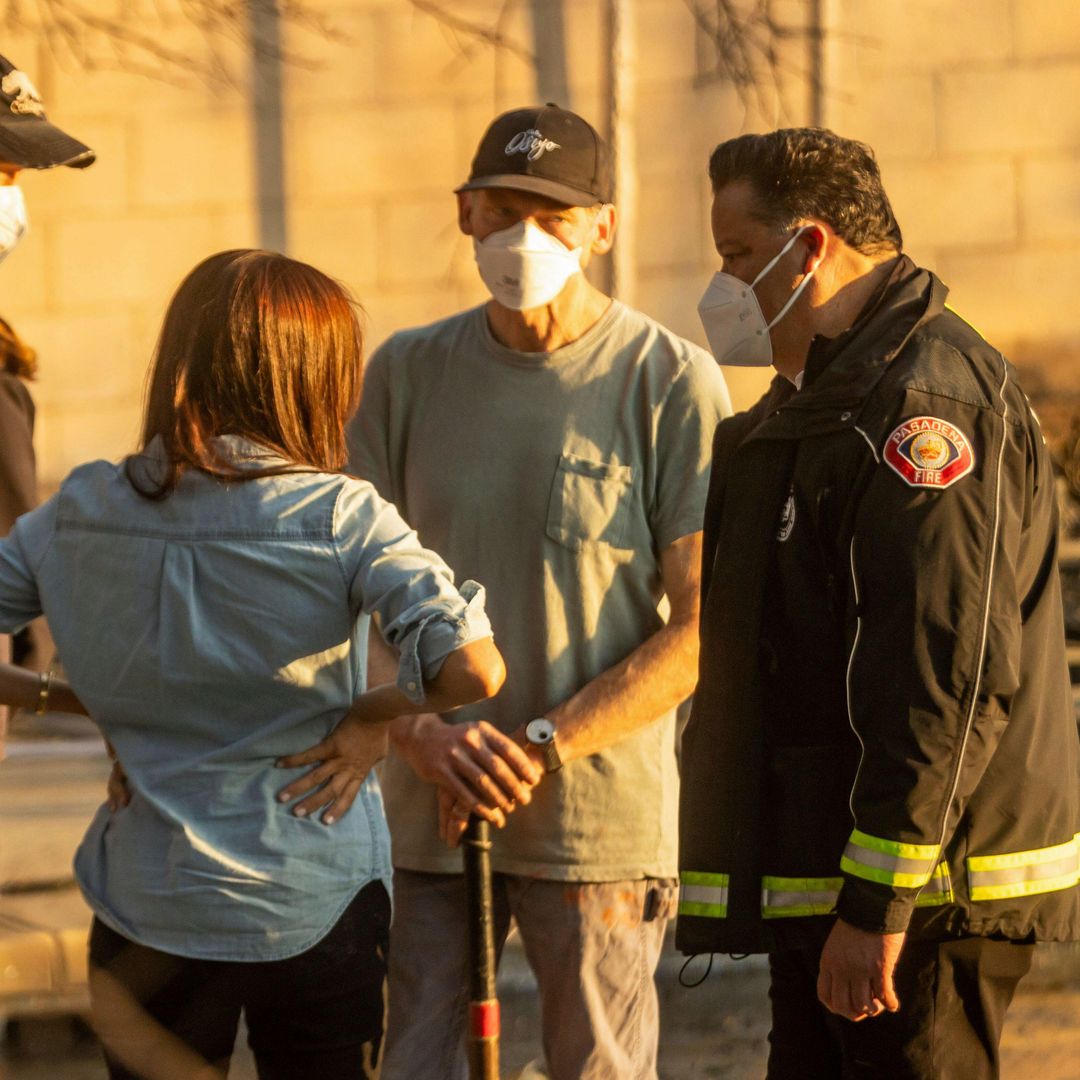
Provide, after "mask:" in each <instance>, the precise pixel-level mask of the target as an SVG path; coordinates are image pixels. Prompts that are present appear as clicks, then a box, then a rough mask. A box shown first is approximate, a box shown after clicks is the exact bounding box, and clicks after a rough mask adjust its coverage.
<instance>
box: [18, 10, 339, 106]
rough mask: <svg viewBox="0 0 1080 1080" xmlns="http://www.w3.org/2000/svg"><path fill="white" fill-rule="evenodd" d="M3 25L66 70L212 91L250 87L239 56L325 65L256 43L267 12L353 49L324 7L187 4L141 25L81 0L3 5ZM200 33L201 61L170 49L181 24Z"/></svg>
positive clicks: (143, 17) (147, 17) (144, 14)
mask: <svg viewBox="0 0 1080 1080" xmlns="http://www.w3.org/2000/svg"><path fill="white" fill-rule="evenodd" d="M0 3H2V7H0V20H2V24H3V26H4V27H5V28H6V29H7V30H9V31H22V32H25V33H28V34H33V35H35V36H37V37H40V38H43V39H44V40H45V42H46V43H47V45H48V46H49V49H50V51H52V52H53V54H54V55H56V56H57V57H58V58H59V59H60V60H61V61H62V62H63V61H64V60H69V61H72V62H74V63H75V64H77V65H79V66H80V67H83V68H85V69H87V70H89V71H97V70H115V71H127V72H134V73H137V74H141V75H146V76H148V77H150V78H154V79H159V80H162V81H165V82H170V83H174V84H177V85H187V84H190V83H191V82H192V81H193V80H195V81H201V82H204V83H207V84H209V85H211V86H230V87H237V86H241V85H243V84H244V82H245V81H246V79H247V76H248V72H247V68H246V65H245V67H244V68H243V70H237V68H236V65H237V60H236V57H235V50H230V49H229V45H230V44H233V43H242V44H244V46H245V50H244V51H245V52H248V51H250V50H252V49H253V50H254V51H255V52H256V53H259V52H262V53H263V54H264V55H273V56H274V57H275V58H276V59H278V60H280V61H281V62H283V63H288V64H291V65H294V66H299V67H304V68H315V67H318V63H317V62H316V61H314V60H312V59H310V58H309V57H307V56H305V55H304V54H303V53H302V52H300V51H295V50H292V49H283V48H280V47H278V46H276V45H270V44H268V43H267V42H263V41H258V40H255V41H252V36H251V25H252V21H253V20H252V17H251V16H252V13H253V11H257V10H258V8H260V7H265V8H267V9H268V10H276V12H277V13H278V16H279V18H280V20H281V22H282V23H283V24H285V25H287V26H290V27H293V28H296V29H298V30H301V31H303V32H305V33H309V34H312V35H314V36H316V37H318V38H321V39H323V40H329V41H334V42H341V43H348V42H349V40H350V39H349V38H348V36H347V35H345V34H344V33H342V32H341V31H340V30H338V29H337V28H336V27H335V26H334V25H333V23H332V22H331V21H330V20H328V19H327V18H326V16H325V15H324V14H323V13H322V12H321V11H320V10H319V9H318V7H317V6H316V5H317V0H280V2H275V0H179V3H178V4H175V5H174V4H164V3H160V2H158V3H156V4H155V5H154V7H153V8H150V9H149V13H148V11H147V8H146V7H140V12H139V16H140V17H139V18H138V19H135V18H133V17H131V16H130V15H128V14H127V13H125V12H121V13H120V14H117V15H102V14H100V13H99V12H98V11H95V10H93V9H92V8H91V7H89V6H87V5H85V4H83V3H81V2H80V0H30V2H29V3H28V2H27V0H0ZM178 15H179V17H180V19H182V20H183V21H185V22H187V23H189V24H190V25H191V26H193V27H194V28H195V29H196V30H198V31H199V32H200V34H201V37H202V39H203V43H204V47H203V49H201V50H200V51H199V52H198V53H197V54H196V53H193V52H191V51H190V50H188V49H184V48H180V47H177V46H175V45H170V44H169V40H170V34H172V36H173V39H174V40H175V31H176V29H177V26H178V23H177V16H178Z"/></svg>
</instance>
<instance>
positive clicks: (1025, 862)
mask: <svg viewBox="0 0 1080 1080" xmlns="http://www.w3.org/2000/svg"><path fill="white" fill-rule="evenodd" d="M1078 835H1080V834H1078ZM1076 845H1077V837H1076V836H1074V837H1073V838H1072V839H1071V840H1066V841H1065V843H1064V844H1055V845H1054V846H1053V847H1045V848H1035V849H1033V850H1032V851H1014V852H1011V853H1010V854H1008V855H973V856H972V857H971V858H969V859H968V861H967V864H968V869H969V870H1005V869H1007V868H1010V867H1014V866H1037V865H1038V864H1039V863H1047V862H1057V861H1058V859H1064V858H1067V857H1069V856H1070V855H1075V854H1076Z"/></svg>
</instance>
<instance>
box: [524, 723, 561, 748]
mask: <svg viewBox="0 0 1080 1080" xmlns="http://www.w3.org/2000/svg"><path fill="white" fill-rule="evenodd" d="M525 738H526V739H528V741H529V742H531V743H532V744H533V745H534V746H546V745H547V744H548V743H549V742H551V740H552V739H554V738H555V725H554V724H553V723H552V722H551V721H550V720H548V719H547V718H545V717H541V718H540V719H539V720H530V721H529V722H528V723H527V724H526V725H525Z"/></svg>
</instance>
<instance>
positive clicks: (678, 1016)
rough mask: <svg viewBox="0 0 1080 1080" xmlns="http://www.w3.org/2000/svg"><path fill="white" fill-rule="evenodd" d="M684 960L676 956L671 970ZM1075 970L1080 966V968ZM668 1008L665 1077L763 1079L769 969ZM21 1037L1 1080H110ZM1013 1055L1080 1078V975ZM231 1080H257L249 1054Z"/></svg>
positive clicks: (1013, 1043) (522, 1027)
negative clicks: (677, 961)
mask: <svg viewBox="0 0 1080 1080" xmlns="http://www.w3.org/2000/svg"><path fill="white" fill-rule="evenodd" d="M674 963H675V958H674V957H671V958H670V960H669V961H668V963H667V966H668V973H670V969H671V966H672V965H673V964H674ZM1071 966H1072V967H1073V968H1074V970H1075V969H1076V964H1075V963H1073V964H1072V965H1071ZM519 974H520V973H512V976H513V977H512V978H511V979H509V980H504V981H503V989H502V996H503V1000H504V1007H505V1012H506V1015H505V1017H504V1039H503V1056H502V1060H503V1075H504V1077H505V1080H514V1078H515V1077H517V1076H521V1080H533V1078H535V1080H539V1078H542V1077H543V1075H544V1074H543V1073H542V1072H539V1071H534V1070H529V1071H528V1072H526V1073H525V1074H524V1075H521V1073H520V1070H521V1069H522V1068H523V1066H525V1065H526V1064H527V1063H528V1062H530V1061H532V1060H534V1059H536V1058H538V1057H539V1056H540V1050H539V1044H538V1042H537V1039H536V1035H535V1031H536V1026H535V1025H536V1006H535V997H534V996H533V995H532V994H530V992H529V988H528V986H527V984H526V983H525V982H524V981H523V980H522V979H520V978H519ZM684 995H685V996H684ZM662 1004H663V1008H664V1020H665V1027H664V1035H663V1040H662V1050H661V1055H660V1076H661V1078H662V1080H759V1078H760V1077H761V1076H762V1075H763V1073H764V1062H765V1036H766V1032H767V1030H768V1023H767V1014H766V996H765V974H764V972H763V971H762V970H761V968H760V967H757V968H756V969H755V968H754V967H748V966H745V965H744V966H741V967H739V968H737V969H735V970H730V966H729V969H727V970H720V971H717V972H714V974H713V976H712V977H711V978H710V980H709V982H708V983H706V984H705V986H703V987H700V988H698V989H697V990H692V991H691V990H683V989H682V988H679V987H677V986H674V985H672V984H671V983H670V981H669V980H668V979H667V978H666V977H665V978H664V979H663V997H662ZM12 1035H13V1037H12V1038H11V1039H9V1040H8V1041H7V1042H6V1043H2V1042H0V1080H104V1077H105V1070H104V1068H103V1067H102V1066H101V1063H100V1059H99V1058H98V1056H97V1049H96V1047H95V1046H94V1044H93V1041H92V1039H91V1038H90V1037H89V1036H87V1035H83V1037H82V1038H81V1039H80V1037H79V1036H78V1034H77V1033H76V1029H75V1028H74V1026H73V1024H72V1023H71V1021H69V1020H63V1021H57V1020H53V1021H42V1020H38V1021H36V1022H35V1023H34V1024H30V1025H21V1030H16V1031H14V1032H13V1033H12ZM1003 1053H1004V1067H1003V1070H1002V1080H1032V1078H1038V1080H1078V1078H1080V974H1074V975H1072V976H1071V977H1068V978H1064V977H1063V975H1062V973H1060V972H1057V973H1055V972H1054V971H1053V970H1049V969H1047V970H1042V971H1038V972H1036V973H1035V975H1034V976H1033V977H1032V980H1031V983H1030V985H1029V986H1028V987H1027V988H1026V989H1025V990H1024V991H1023V992H1022V993H1020V994H1019V995H1018V997H1017V1000H1016V1001H1015V1003H1014V1005H1013V1008H1012V1010H1011V1012H1010V1018H1009V1023H1008V1026H1007V1027H1006V1031H1005V1038H1004V1041H1003ZM230 1080H255V1071H254V1067H253V1065H252V1062H251V1060H250V1057H249V1056H248V1054H247V1053H246V1050H245V1049H243V1048H241V1050H240V1052H239V1053H238V1054H237V1056H236V1059H235V1061H234V1065H233V1069H232V1071H231V1074H230Z"/></svg>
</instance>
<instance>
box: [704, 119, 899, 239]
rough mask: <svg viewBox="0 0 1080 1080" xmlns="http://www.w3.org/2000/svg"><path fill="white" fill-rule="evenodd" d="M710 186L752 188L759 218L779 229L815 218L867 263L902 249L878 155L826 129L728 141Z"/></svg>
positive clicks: (714, 163)
mask: <svg viewBox="0 0 1080 1080" xmlns="http://www.w3.org/2000/svg"><path fill="white" fill-rule="evenodd" d="M709 179H710V180H711V181H712V186H713V191H714V192H717V191H719V190H720V189H721V188H722V187H726V186H727V185H728V184H732V183H736V182H738V181H740V180H744V181H746V182H748V183H749V184H750V187H751V189H752V190H753V192H754V195H755V201H756V203H757V213H756V216H757V217H758V218H759V219H760V220H761V221H763V222H765V223H766V224H767V225H775V226H776V227H777V228H778V229H786V228H789V227H790V226H792V225H793V224H794V223H795V222H796V221H800V220H803V219H805V218H817V219H818V220H820V221H824V222H826V223H828V224H829V225H831V226H832V228H833V230H834V231H835V232H836V234H837V235H838V236H839V237H840V238H841V239H842V240H843V241H844V242H845V243H846V244H848V245H849V246H851V247H853V248H855V249H856V250H857V251H861V252H862V253H863V254H864V255H875V254H878V253H880V252H882V251H893V252H900V251H901V250H902V249H903V246H904V239H903V236H902V235H901V233H900V226H899V225H898V224H897V223H896V218H895V216H894V215H893V211H892V207H891V206H890V205H889V199H888V196H887V195H886V194H885V189H884V188H883V187H882V186H881V173H880V172H879V170H878V166H877V162H876V161H875V160H874V151H873V150H871V149H870V147H869V146H867V145H866V144H865V143H861V142H856V141H855V140H854V139H842V138H841V137H840V136H839V135H836V134H834V133H833V132H831V131H827V130H825V129H824V128H784V129H782V130H780V131H770V132H768V133H767V134H765V135H740V136H739V137H738V138H736V139H729V140H728V141H727V142H723V143H721V144H720V145H719V146H718V147H717V148H716V149H715V150H714V151H713V152H712V157H710V158H709Z"/></svg>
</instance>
